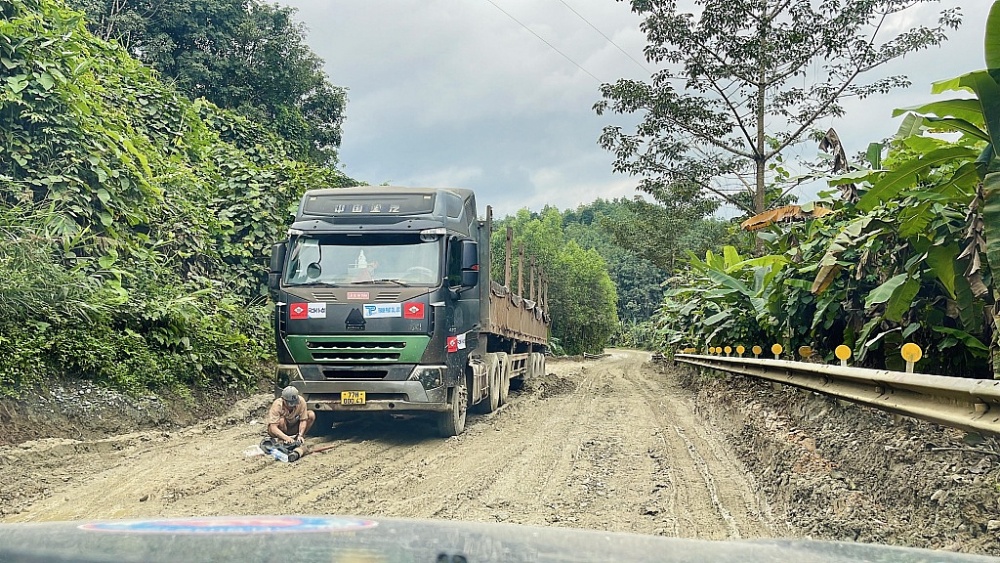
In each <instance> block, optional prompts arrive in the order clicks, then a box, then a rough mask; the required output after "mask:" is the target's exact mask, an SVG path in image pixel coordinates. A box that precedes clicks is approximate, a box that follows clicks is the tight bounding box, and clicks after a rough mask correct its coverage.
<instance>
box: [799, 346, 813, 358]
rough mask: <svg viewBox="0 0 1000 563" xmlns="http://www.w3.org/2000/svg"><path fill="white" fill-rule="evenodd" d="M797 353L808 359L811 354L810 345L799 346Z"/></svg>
mask: <svg viewBox="0 0 1000 563" xmlns="http://www.w3.org/2000/svg"><path fill="white" fill-rule="evenodd" d="M799 355H800V356H802V357H803V358H804V359H806V360H808V359H809V358H810V357H812V355H813V349H812V348H811V347H810V346H799Z"/></svg>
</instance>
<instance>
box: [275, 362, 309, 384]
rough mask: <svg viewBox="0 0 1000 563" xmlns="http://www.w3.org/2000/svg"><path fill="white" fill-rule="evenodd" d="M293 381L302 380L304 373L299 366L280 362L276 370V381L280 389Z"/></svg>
mask: <svg viewBox="0 0 1000 563" xmlns="http://www.w3.org/2000/svg"><path fill="white" fill-rule="evenodd" d="M293 381H302V373H301V372H300V371H299V366H296V365H289V364H278V367H277V368H275V370H274V382H275V384H276V385H277V387H278V389H284V388H285V387H287V386H288V385H290V384H291V383H292V382H293Z"/></svg>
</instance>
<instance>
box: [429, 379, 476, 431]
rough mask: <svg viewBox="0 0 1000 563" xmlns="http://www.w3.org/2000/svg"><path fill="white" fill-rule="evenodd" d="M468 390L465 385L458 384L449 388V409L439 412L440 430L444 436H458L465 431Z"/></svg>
mask: <svg viewBox="0 0 1000 563" xmlns="http://www.w3.org/2000/svg"><path fill="white" fill-rule="evenodd" d="M468 400H469V397H468V390H467V388H466V386H465V385H457V386H455V387H452V388H451V389H449V390H448V407H449V408H448V410H447V411H446V412H442V413H438V421H437V423H438V432H439V433H440V434H441V436H442V437H444V438H451V437H452V436H458V435H459V434H461V433H462V432H464V431H465V419H466V416H467V413H468V408H467V407H468Z"/></svg>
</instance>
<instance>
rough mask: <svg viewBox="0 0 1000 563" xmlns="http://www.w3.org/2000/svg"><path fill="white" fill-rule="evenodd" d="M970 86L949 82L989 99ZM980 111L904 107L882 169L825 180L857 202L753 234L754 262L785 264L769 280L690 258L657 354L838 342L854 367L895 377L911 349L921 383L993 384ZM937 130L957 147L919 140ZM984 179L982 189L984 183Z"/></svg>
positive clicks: (834, 204) (952, 104)
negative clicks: (924, 379)
mask: <svg viewBox="0 0 1000 563" xmlns="http://www.w3.org/2000/svg"><path fill="white" fill-rule="evenodd" d="M979 74H980V76H979V77H978V78H977V79H975V80H972V79H969V78H959V79H956V80H955V81H949V82H950V83H951V84H952V85H953V86H954V87H959V88H962V87H968V88H969V89H970V90H973V91H975V92H990V91H991V90H992V89H991V88H987V87H984V86H983V81H984V76H983V75H985V78H990V77H989V75H988V74H986V73H979ZM990 80H992V78H990ZM938 89H939V90H943V88H942V87H939V88H938ZM990 95H992V94H990ZM987 106H988V104H987V103H982V104H978V103H977V104H969V103H966V102H961V103H959V102H958V101H957V100H951V101H946V102H942V103H935V104H924V105H921V106H919V107H917V108H914V109H913V110H912V111H913V113H912V114H910V115H912V118H907V119H906V120H905V121H906V123H904V126H903V127H900V132H899V134H898V135H897V137H896V138H894V139H893V140H892V142H891V143H890V145H889V150H888V153H887V154H886V155H885V157H884V158H882V155H881V152H879V153H878V154H872V155H869V161H871V162H879V164H881V168H880V169H863V168H860V167H859V166H855V167H854V168H853V170H852V171H851V172H849V173H847V174H845V175H844V177H842V178H839V179H834V180H832V181H831V184H832V185H839V184H843V183H848V182H849V183H854V184H856V187H857V189H858V192H859V193H860V195H861V197H860V199H859V200H858V201H857V203H852V202H850V201H835V200H832V199H827V200H825V201H822V203H823V204H824V206H825V207H827V208H830V209H833V210H834V213H832V214H829V215H826V216H824V217H822V218H819V219H811V220H807V221H805V222H801V223H793V224H790V225H787V226H781V227H771V228H770V229H769V230H768V231H767V232H765V233H763V234H762V235H761V240H762V242H763V244H764V250H765V251H766V252H767V253H768V254H766V255H765V256H763V257H762V258H761V259H774V260H778V259H781V260H784V263H785V265H786V266H785V267H784V268H781V269H780V270H779V271H776V272H775V271H773V270H772V271H771V272H766V271H765V272H763V273H761V270H760V269H759V268H758V269H756V270H755V271H754V272H753V275H752V277H751V274H750V272H748V271H746V269H745V268H742V267H736V265H733V264H731V262H732V261H733V260H735V256H734V254H733V253H732V252H726V253H725V259H720V258H719V257H716V256H715V255H713V254H712V253H711V252H709V253H708V254H707V256H706V260H705V261H704V262H702V261H701V260H698V259H693V266H694V267H693V272H694V273H698V274H701V277H698V278H696V279H684V280H682V283H681V284H680V287H679V289H678V290H676V291H675V292H672V293H668V296H670V297H680V299H677V301H676V302H671V301H670V299H668V300H667V301H666V302H665V304H664V306H663V308H662V309H661V311H660V313H659V315H658V317H657V318H656V320H655V322H657V323H658V324H659V326H660V327H662V330H663V331H664V332H665V333H666V334H667V336H668V338H667V339H666V342H665V345H666V347H684V346H687V345H695V346H698V347H701V346H708V345H722V344H731V345H734V344H736V343H744V344H746V345H751V344H761V345H764V346H766V345H767V344H769V343H771V342H780V343H782V344H784V345H785V347H786V349H795V348H796V347H798V346H801V345H811V346H812V347H813V348H814V349H817V350H822V351H826V352H827V353H830V351H832V350H833V349H834V348H835V347H836V346H837V345H838V344H841V343H846V344H848V345H851V346H852V347H853V348H854V356H855V358H856V359H857V360H858V361H860V362H861V363H862V364H863V365H869V366H874V367H889V368H895V369H898V368H901V367H902V360H901V359H900V358H899V353H898V350H899V348H900V346H901V345H902V344H903V343H904V342H907V341H914V342H917V343H918V344H920V345H921V346H922V347H923V348H924V349H925V350H927V351H928V352H927V353H926V354H925V356H924V357H925V359H924V361H923V362H922V366H921V371H925V372H932V373H944V374H961V375H966V376H986V375H988V374H990V373H991V371H992V370H991V369H990V365H989V361H990V358H989V354H988V353H987V352H988V351H989V348H988V347H987V346H986V345H985V344H984V342H991V341H994V337H993V334H994V332H993V330H992V327H990V326H989V324H988V323H985V322H984V319H986V318H988V316H989V315H988V311H989V309H991V308H992V307H993V304H994V297H993V296H991V295H990V293H989V291H988V289H987V287H988V286H990V285H993V286H995V281H994V280H993V277H992V275H991V272H990V269H989V268H988V267H986V266H987V265H986V264H984V263H983V261H982V260H981V257H980V256H981V254H986V255H988V251H987V249H988V244H986V242H985V241H989V240H990V238H991V236H990V232H989V231H990V226H989V221H988V220H986V217H987V215H985V214H982V215H981V213H983V211H982V209H987V208H988V207H989V202H990V199H989V197H990V196H989V195H988V194H989V192H990V190H989V189H988V187H987V189H983V187H982V186H981V184H980V183H979V177H978V176H977V164H976V161H977V160H982V159H981V157H980V156H979V155H981V154H982V153H983V151H984V149H985V148H986V147H988V146H990V145H988V144H987V143H988V142H989V140H990V139H991V137H988V138H987V139H984V138H983V135H984V133H983V125H984V124H986V123H988V121H989V118H988V117H987V116H986V115H984V112H983V109H981V108H985V107H987ZM952 110H954V111H956V112H957V113H960V114H961V115H962V117H961V121H962V123H960V124H956V120H957V119H958V118H957V117H956V116H955V115H953V114H951V113H949V112H950V111H952ZM919 111H926V112H935V114H934V115H925V114H922V113H917V112H919ZM987 130H988V127H987ZM942 131H948V132H957V133H959V134H960V136H959V137H958V138H957V139H956V140H954V141H944V140H941V139H940V138H936V137H931V136H928V135H930V134H935V133H940V132H942ZM991 160H992V159H987V161H986V162H985V163H984V164H983V166H982V167H981V168H982V169H983V170H984V171H985V170H989V169H990V167H991V166H992V163H991ZM985 178H986V186H989V185H990V180H991V178H992V174H988V175H986V176H985ZM825 197H829V196H825ZM984 203H985V205H984ZM984 237H985V241H984ZM761 259H756V260H758V261H760V260H761ZM746 262H747V263H748V264H749V263H754V262H753V261H746ZM776 264H777V262H776ZM734 274H736V275H734ZM771 274H773V275H771ZM689 275H690V274H689ZM751 279H752V280H753V282H754V283H753V284H751V283H750V282H751ZM754 298H757V301H755V300H754ZM682 329H683V330H682ZM720 337H721V339H722V340H720Z"/></svg>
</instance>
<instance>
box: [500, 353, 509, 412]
mask: <svg viewBox="0 0 1000 563" xmlns="http://www.w3.org/2000/svg"><path fill="white" fill-rule="evenodd" d="M497 357H498V358H500V406H503V405H506V404H507V398H508V396H509V395H510V356H508V355H507V354H506V353H504V352H498V353H497Z"/></svg>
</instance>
